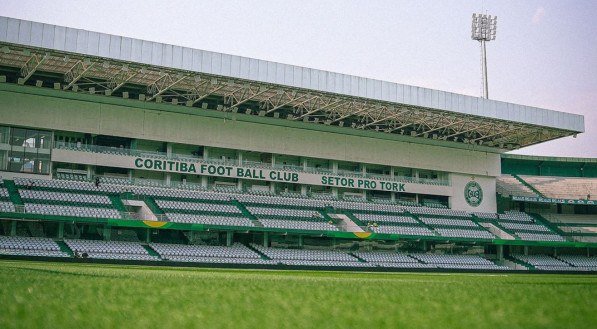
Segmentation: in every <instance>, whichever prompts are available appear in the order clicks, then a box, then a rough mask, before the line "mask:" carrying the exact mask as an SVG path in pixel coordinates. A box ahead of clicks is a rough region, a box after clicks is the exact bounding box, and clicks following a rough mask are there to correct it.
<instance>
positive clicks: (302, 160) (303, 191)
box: [301, 158, 308, 195]
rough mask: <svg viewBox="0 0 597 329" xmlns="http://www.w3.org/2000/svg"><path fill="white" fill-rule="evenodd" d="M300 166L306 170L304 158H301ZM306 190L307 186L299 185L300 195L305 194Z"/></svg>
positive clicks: (306, 165)
mask: <svg viewBox="0 0 597 329" xmlns="http://www.w3.org/2000/svg"><path fill="white" fill-rule="evenodd" d="M301 167H303V170H305V171H306V170H307V167H308V164H307V159H306V158H301ZM307 190H308V188H307V186H306V185H301V195H307Z"/></svg>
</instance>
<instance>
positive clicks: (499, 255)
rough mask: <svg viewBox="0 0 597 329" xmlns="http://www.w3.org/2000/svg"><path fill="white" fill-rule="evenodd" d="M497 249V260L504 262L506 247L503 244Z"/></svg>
mask: <svg viewBox="0 0 597 329" xmlns="http://www.w3.org/2000/svg"><path fill="white" fill-rule="evenodd" d="M496 247H497V251H496V253H497V259H498V260H500V261H501V260H504V246H503V245H501V244H498V245H497V246H496Z"/></svg>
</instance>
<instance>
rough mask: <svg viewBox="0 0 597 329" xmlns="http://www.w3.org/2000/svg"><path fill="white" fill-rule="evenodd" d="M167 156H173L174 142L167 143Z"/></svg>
mask: <svg viewBox="0 0 597 329" xmlns="http://www.w3.org/2000/svg"><path fill="white" fill-rule="evenodd" d="M166 156H167V157H168V158H172V143H166Z"/></svg>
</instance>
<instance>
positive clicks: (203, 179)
mask: <svg viewBox="0 0 597 329" xmlns="http://www.w3.org/2000/svg"><path fill="white" fill-rule="evenodd" d="M207 159H209V147H207V146H204V147H203V160H207ZM207 183H208V178H207V176H201V187H203V188H207Z"/></svg>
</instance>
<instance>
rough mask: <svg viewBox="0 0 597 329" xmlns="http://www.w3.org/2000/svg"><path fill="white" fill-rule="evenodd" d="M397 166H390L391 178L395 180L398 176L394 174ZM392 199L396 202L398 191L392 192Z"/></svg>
mask: <svg viewBox="0 0 597 329" xmlns="http://www.w3.org/2000/svg"><path fill="white" fill-rule="evenodd" d="M395 169H396V168H394V167H390V180H392V181H394V178H395V177H396V176H395V174H394V170H395ZM390 200H392V202H396V192H390Z"/></svg>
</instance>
